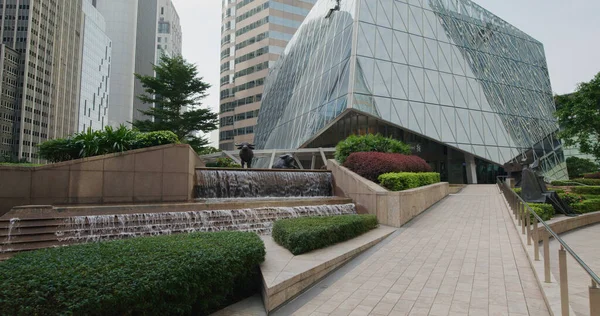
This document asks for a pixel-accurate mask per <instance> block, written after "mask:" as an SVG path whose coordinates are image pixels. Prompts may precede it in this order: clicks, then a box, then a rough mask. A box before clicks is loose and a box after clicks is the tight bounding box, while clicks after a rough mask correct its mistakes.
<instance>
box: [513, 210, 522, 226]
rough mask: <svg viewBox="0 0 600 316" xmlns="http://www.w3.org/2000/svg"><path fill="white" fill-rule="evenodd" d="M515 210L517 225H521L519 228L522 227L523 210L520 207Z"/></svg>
mask: <svg viewBox="0 0 600 316" xmlns="http://www.w3.org/2000/svg"><path fill="white" fill-rule="evenodd" d="M515 210H516V211H517V224H519V226H521V219H522V218H521V208H520V206H517V207H515Z"/></svg>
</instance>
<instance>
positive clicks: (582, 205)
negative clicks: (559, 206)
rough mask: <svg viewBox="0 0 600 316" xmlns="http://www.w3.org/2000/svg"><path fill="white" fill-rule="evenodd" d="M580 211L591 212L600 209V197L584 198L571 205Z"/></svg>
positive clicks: (582, 212)
mask: <svg viewBox="0 0 600 316" xmlns="http://www.w3.org/2000/svg"><path fill="white" fill-rule="evenodd" d="M571 207H572V208H573V210H575V211H576V212H578V213H581V214H584V213H590V212H597V211H600V199H591V200H584V201H581V202H579V203H575V204H573V205H572V206H571Z"/></svg>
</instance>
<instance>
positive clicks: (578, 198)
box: [558, 192, 586, 207]
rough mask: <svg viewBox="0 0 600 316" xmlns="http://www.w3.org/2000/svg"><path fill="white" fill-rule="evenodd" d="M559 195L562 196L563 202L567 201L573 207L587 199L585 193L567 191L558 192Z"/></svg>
mask: <svg viewBox="0 0 600 316" xmlns="http://www.w3.org/2000/svg"><path fill="white" fill-rule="evenodd" d="M558 197H560V199H561V200H563V202H565V203H567V204H568V205H570V206H571V207H573V204H576V203H580V202H582V201H584V200H585V199H586V198H585V197H584V196H583V195H578V194H573V193H566V192H563V193H558Z"/></svg>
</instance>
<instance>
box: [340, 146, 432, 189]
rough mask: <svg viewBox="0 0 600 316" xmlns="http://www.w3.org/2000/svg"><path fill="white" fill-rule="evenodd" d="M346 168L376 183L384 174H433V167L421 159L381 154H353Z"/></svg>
mask: <svg viewBox="0 0 600 316" xmlns="http://www.w3.org/2000/svg"><path fill="white" fill-rule="evenodd" d="M344 167H346V168H348V169H350V170H351V171H353V172H355V173H357V174H358V175H360V176H361V177H363V178H365V179H369V180H371V181H374V182H377V181H378V179H379V176H380V175H382V174H384V173H390V172H431V166H429V164H428V163H427V162H426V161H425V160H423V159H422V158H420V157H417V156H409V155H403V154H394V153H380V152H357V153H352V154H350V156H348V159H347V160H346V162H345V163H344Z"/></svg>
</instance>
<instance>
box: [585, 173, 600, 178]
mask: <svg viewBox="0 0 600 316" xmlns="http://www.w3.org/2000/svg"><path fill="white" fill-rule="evenodd" d="M583 177H584V178H585V179H600V172H594V173H584V174H583Z"/></svg>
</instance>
